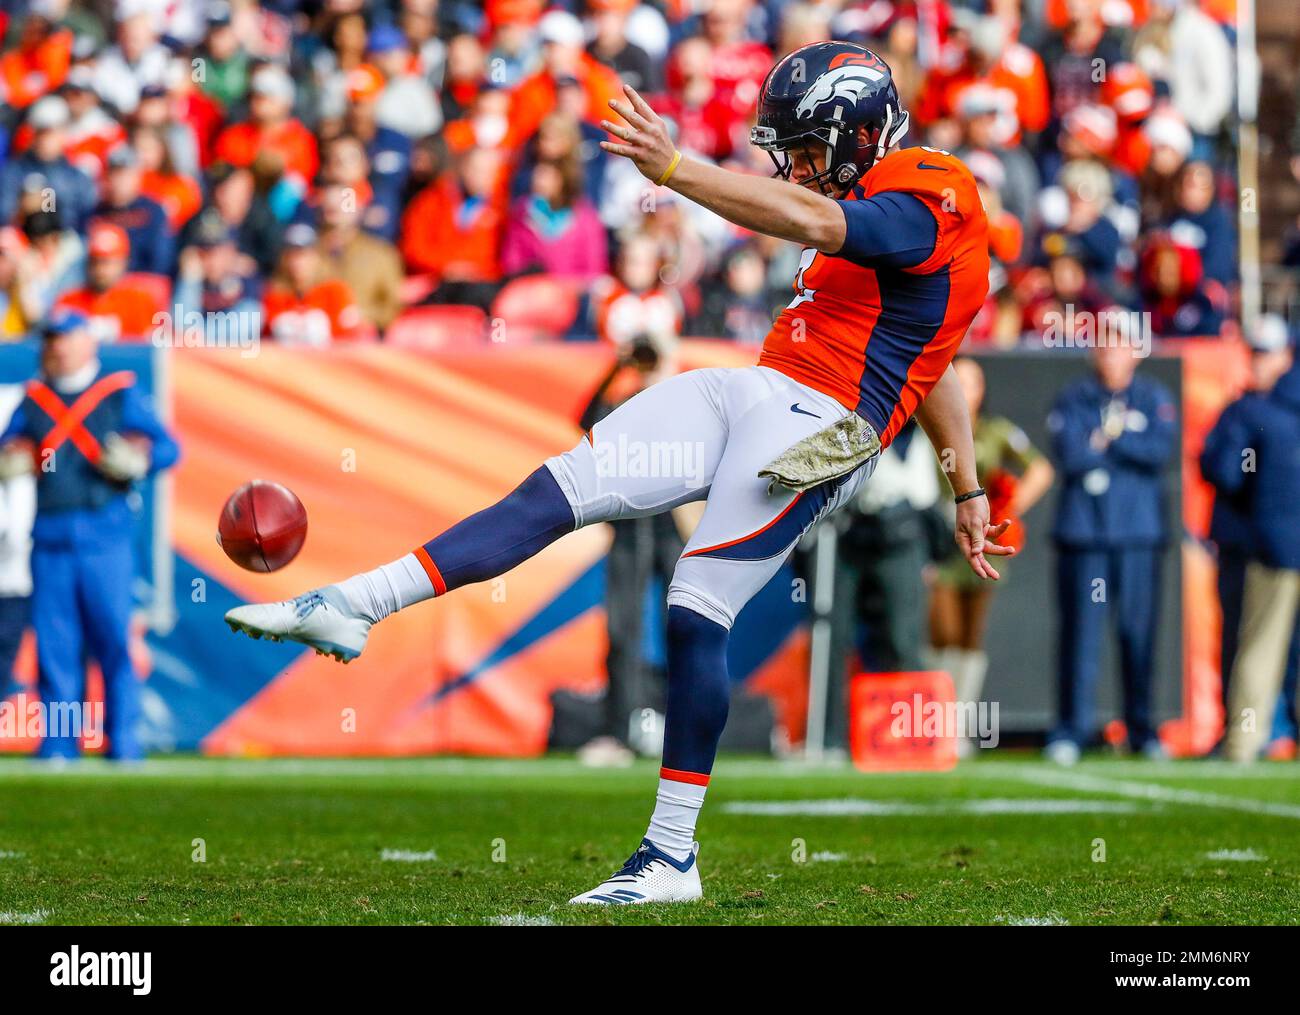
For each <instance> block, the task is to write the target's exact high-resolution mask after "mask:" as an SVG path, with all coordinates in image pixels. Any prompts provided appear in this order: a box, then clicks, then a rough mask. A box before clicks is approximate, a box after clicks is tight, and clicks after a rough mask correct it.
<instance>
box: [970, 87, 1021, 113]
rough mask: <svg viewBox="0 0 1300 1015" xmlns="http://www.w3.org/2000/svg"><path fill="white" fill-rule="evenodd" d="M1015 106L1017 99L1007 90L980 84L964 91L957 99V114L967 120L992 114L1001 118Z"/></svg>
mask: <svg viewBox="0 0 1300 1015" xmlns="http://www.w3.org/2000/svg"><path fill="white" fill-rule="evenodd" d="M1015 105H1016V97H1015V96H1014V95H1013V94H1012V93H1011V92H1010V91H1009V90H1007V89H1006V88H995V87H994V86H993V85H989V84H984V83H982V82H979V83H976V84H973V85H971V86H970V87H968V88H963V89H962V92H961V95H960V96H958V98H957V114H958V115H959V116H961V117H962V118H963V119H966V120H973V119H974V118H975V117H977V116H987V115H988V114H990V113H996V114H997V115H999V116H1001V115H1002V114H1004V113H1010V112H1011V111H1012V110H1013V109H1014V108H1015Z"/></svg>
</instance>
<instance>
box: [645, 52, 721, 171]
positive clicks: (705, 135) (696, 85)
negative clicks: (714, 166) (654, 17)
mask: <svg viewBox="0 0 1300 1015" xmlns="http://www.w3.org/2000/svg"><path fill="white" fill-rule="evenodd" d="M653 105H654V107H655V110H656V111H657V112H658V113H660V114H661V115H662V116H666V117H671V118H672V120H673V122H674V123H676V124H677V131H678V133H677V143H678V145H679V146H680V147H681V148H683V149H685V150H687V151H693V152H699V153H700V154H701V155H707V156H708V157H709V158H711V159H714V160H717V161H721V160H722V159H725V158H727V157H728V156H729V155H730V154H731V153H732V150H733V149H734V148H735V147H736V134H737V133H738V132H739V129H740V126H741V122H742V121H741V120H740V118H739V117H737V116H736V115H735V111H734V110H733V109H732V107H731V103H730V102H729V101H728V100H727V98H726V97H725V96H723V95H722V94H721V93H720V92H719V91H718V87H717V84H716V83H715V82H714V78H713V47H712V46H710V45H709V44H708V42H707V41H706V40H704V39H702V38H700V37H699V36H693V37H690V38H686V39H683V40H682V41H681V42H679V43H678V44H677V48H676V49H674V50H673V52H672V55H671V56H670V57H669V58H668V93H667V94H666V95H663V96H660V97H659V98H658V99H656V101H655V102H654V103H653Z"/></svg>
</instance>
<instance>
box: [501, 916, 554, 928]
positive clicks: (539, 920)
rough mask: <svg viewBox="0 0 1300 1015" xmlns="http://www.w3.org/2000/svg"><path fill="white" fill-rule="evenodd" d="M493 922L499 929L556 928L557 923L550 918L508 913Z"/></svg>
mask: <svg viewBox="0 0 1300 1015" xmlns="http://www.w3.org/2000/svg"><path fill="white" fill-rule="evenodd" d="M492 922H493V923H494V924H496V925H497V926H498V927H554V926H555V921H554V920H552V919H551V918H550V917H549V916H530V915H528V914H527V913H506V914H504V915H503V916H498V917H494V918H493V920H492Z"/></svg>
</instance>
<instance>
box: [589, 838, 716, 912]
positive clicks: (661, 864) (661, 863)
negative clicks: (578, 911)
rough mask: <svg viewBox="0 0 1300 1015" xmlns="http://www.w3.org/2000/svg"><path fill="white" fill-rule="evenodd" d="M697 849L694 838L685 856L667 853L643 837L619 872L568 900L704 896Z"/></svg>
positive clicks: (623, 901)
mask: <svg viewBox="0 0 1300 1015" xmlns="http://www.w3.org/2000/svg"><path fill="white" fill-rule="evenodd" d="M699 853H700V844H699V843H698V842H697V843H695V844H694V845H693V846H692V847H691V855H690V856H689V857H687V858H686V859H685V860H677V859H674V858H673V857H671V856H669V855H668V854H667V853H665V852H664V851H663V850H661V849H660V848H659V847H658V846H656V845H655V844H654V843H653V842H651V841H650V840H649V839H642V840H641V845H640V846H638V847H637V851H636V852H635V853H633V854H632V855H631V856H630V857H628V858H627V863H625V864H623V867H622V869H621V870H619V871H618V873H616V874H613V875H611V876H610V877H609V878H607V879H606V880H604V881H602V882H601V883H600V884H598V885H597V886H596V887H595V888H593V889H592V890H591V891H589V892H583V893H582V894H581V895H575V896H574V897H573V898H571V899H570V900H569V902H570V904H575V903H576V904H580V905H595V906H623V905H628V904H633V905H635V904H639V903H642V902H694V901H695V900H696V899H699V898H701V897H703V895H704V891H703V889H701V888H700V866H699V864H697V863H696V862H695V861H696V858H697V857H698V856H699Z"/></svg>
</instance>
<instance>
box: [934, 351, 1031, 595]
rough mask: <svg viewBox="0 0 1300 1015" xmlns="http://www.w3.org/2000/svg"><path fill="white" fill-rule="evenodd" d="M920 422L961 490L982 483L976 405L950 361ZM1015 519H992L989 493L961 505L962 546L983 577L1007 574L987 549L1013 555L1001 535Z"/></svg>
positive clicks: (957, 490) (954, 489)
mask: <svg viewBox="0 0 1300 1015" xmlns="http://www.w3.org/2000/svg"><path fill="white" fill-rule="evenodd" d="M916 419H917V422H918V423H920V424H921V428H922V429H923V430H924V431H925V434H926V436H927V437H929V438H930V443H931V444H932V445H934V450H935V452H936V453H937V454H938V455H939V460H940V462H941V463H942V465H943V471H944V475H946V476H947V477H948V482H949V483H950V484H951V485H952V492H953V493H954V494H956V495H957V496H961V495H962V494H964V493H969V492H970V491H972V490H976V489H978V488H979V480H978V478H977V477H976V475H975V438H974V436H973V435H972V434H971V426H970V408H969V407H968V406H967V404H966V396H965V394H964V393H963V392H962V389H961V382H960V381H959V380H957V372H956V371H955V370H953V368H952V366H951V365H949V366H948V369H947V370H945V371H944V372H943V376H942V377H940V378H939V382H938V383H937V384H935V386H934V387H933V388H931V389H930V394H929V395H927V396H926V398H925V401H924V402H922V403H921V405H920V407H919V408H918V409H917V410H916ZM1010 524H1011V521H1010V519H1007V520H1005V521H1002V522H1000V523H998V524H997V525H990V524H989V499H988V498H987V497H983V496H981V497H973V498H971V499H970V500H964V501H962V502H961V503H960V504H958V505H957V528H956V534H955V535H956V540H957V546H958V547H960V548H961V552H962V555H963V556H965V558H966V562H967V563H968V564H970V568H971V570H972V571H974V572H975V573H976V574H977V575H979V576H980V577H981V578H989V579H992V580H993V581H997V580H998V579H999V578H1000V577H1001V575H999V574H998V572H997V569H996V568H995V567H994V566H993V565H992V564H990V563H989V562H988V560H987V559H985V558H986V555H988V556H995V557H1009V556H1011V555H1012V554H1014V553H1015V552H1016V551H1015V548H1014V547H1011V546H1002V545H1000V544H999V543H997V542H996V540H997V538H998V537H999V536H1001V535H1002V533H1004V532H1006V530H1007V526H1008V525H1010Z"/></svg>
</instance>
